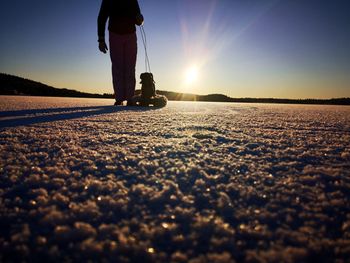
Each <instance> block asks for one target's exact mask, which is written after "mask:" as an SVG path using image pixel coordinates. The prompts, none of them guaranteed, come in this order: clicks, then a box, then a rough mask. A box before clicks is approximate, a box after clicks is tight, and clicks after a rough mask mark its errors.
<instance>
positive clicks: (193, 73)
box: [185, 66, 198, 84]
mask: <svg viewBox="0 0 350 263" xmlns="http://www.w3.org/2000/svg"><path fill="white" fill-rule="evenodd" d="M197 79H198V67H197V66H192V67H190V68H188V69H187V71H186V74H185V80H186V83H187V84H193V83H194V82H196V80H197Z"/></svg>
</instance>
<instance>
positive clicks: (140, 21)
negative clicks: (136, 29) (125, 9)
mask: <svg viewBox="0 0 350 263" xmlns="http://www.w3.org/2000/svg"><path fill="white" fill-rule="evenodd" d="M142 24H143V15H142V14H138V15H137V16H136V25H138V26H141V25H142Z"/></svg>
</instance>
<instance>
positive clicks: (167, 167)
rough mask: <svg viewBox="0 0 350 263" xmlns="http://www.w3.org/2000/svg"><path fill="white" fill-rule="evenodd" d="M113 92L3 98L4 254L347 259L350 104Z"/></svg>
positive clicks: (5, 257) (0, 219) (0, 191)
mask: <svg viewBox="0 0 350 263" xmlns="http://www.w3.org/2000/svg"><path fill="white" fill-rule="evenodd" d="M112 103H113V101H112V100H99V99H70V98H36V97H5V96H1V97H0V150H1V151H0V175H1V176H0V229H1V233H0V251H1V254H0V261H1V262H8V261H21V260H26V261H47V262H62V261H83V262H84V261H86V260H87V259H91V260H93V261H107V262H108V261H110V262H137V261H142V262H169V261H171V262H193V263H194V262H234V261H236V262H242V261H245V262H282V261H284V262H311V261H313V262H349V258H350V200H349V199H350V143H349V142H350V107H344V106H300V105H260V104H225V103H191V102H169V105H168V106H167V107H166V108H163V109H151V108H133V107H113V106H110V105H111V104H112ZM48 260H49V261H48Z"/></svg>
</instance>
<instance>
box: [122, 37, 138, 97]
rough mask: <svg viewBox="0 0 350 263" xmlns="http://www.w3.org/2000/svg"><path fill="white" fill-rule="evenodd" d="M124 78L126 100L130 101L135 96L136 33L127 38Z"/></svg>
mask: <svg viewBox="0 0 350 263" xmlns="http://www.w3.org/2000/svg"><path fill="white" fill-rule="evenodd" d="M124 58H125V60H124V62H125V64H124V66H125V68H124V70H125V71H124V74H125V75H124V77H125V98H126V99H127V100H130V99H131V98H132V97H133V96H134V95H135V85H136V79H135V67H136V58H137V37H136V33H134V34H130V35H127V36H126V44H125V53H124Z"/></svg>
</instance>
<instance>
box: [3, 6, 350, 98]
mask: <svg viewBox="0 0 350 263" xmlns="http://www.w3.org/2000/svg"><path fill="white" fill-rule="evenodd" d="M100 3H101V2H100V1H91V0H89V1H86V0H85V1H83V0H75V1H67V0H62V1H50V0H46V1H44V0H32V1H23V0H22V1H20V0H11V1H2V2H1V4H0V21H1V23H0V32H1V41H0V72H5V73H9V74H14V75H19V76H23V77H26V78H30V79H34V80H37V81H41V82H44V83H47V84H50V85H53V86H55V87H59V88H73V89H77V90H81V91H87V92H96V93H104V92H107V93H112V90H113V89H112V84H111V72H110V71H111V70H110V60H109V56H108V55H104V54H102V53H100V52H99V51H98V48H97V28H96V26H97V25H96V20H97V15H98V11H99V7H100ZM139 4H140V6H141V9H142V12H143V14H144V17H145V30H146V33H147V37H148V43H149V56H150V60H151V67H152V71H153V73H154V75H155V78H156V81H157V88H158V89H161V90H169V91H180V92H189V93H197V94H208V93H223V94H226V95H229V96H232V97H277V98H331V97H350V74H349V73H350V52H349V49H348V47H350V30H349V28H350V16H349V15H348V14H349V13H350V3H348V1H345V0H335V1H315V0H309V1H301V0H290V1H288V0H285V1H283V0H279V1H278V0H266V1H265V0H250V1H246V0H245V1H243V0H242V1H236V0H173V1H162V0H139ZM138 34H139V31H138ZM138 44H139V54H138V63H137V74H138V75H139V74H140V73H141V72H143V71H144V70H145V66H144V52H143V49H142V42H141V37H140V36H139V42H138ZM193 66H195V67H196V68H197V70H198V78H197V79H196V80H193V82H191V83H189V82H186V74H187V73H188V71H189V69H190V68H192V67H193ZM138 87H139V86H138Z"/></svg>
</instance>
